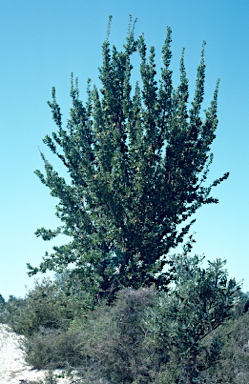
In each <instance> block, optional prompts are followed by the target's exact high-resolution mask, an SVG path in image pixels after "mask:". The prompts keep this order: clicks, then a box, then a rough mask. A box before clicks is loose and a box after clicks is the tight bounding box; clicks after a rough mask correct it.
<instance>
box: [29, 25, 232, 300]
mask: <svg viewBox="0 0 249 384" xmlns="http://www.w3.org/2000/svg"><path fill="white" fill-rule="evenodd" d="M110 22H111V18H110V21H109V26H108V33H107V37H106V40H105V41H104V43H103V47H102V54H103V63H102V67H101V68H100V75H99V78H100V81H101V88H100V90H98V89H97V87H96V86H94V87H92V86H91V82H90V80H89V81H88V86H87V101H86V102H85V103H83V102H82V101H81V99H80V96H79V88H78V80H77V79H76V81H74V79H73V77H72V81H71V98H72V107H71V110H70V118H69V120H68V122H67V126H66V128H64V127H63V124H62V114H61V110H60V107H59V104H58V103H57V100H56V94H55V89H54V88H53V90H52V101H51V102H49V103H48V104H49V106H50V108H51V110H52V116H53V119H54V121H55V123H56V125H57V129H58V130H57V131H56V132H52V134H51V135H47V136H46V137H45V139H44V143H45V144H46V145H47V146H48V148H49V149H50V150H51V151H52V153H53V154H55V155H56V156H57V157H58V158H59V159H60V160H61V162H62V163H63V165H64V166H65V169H66V171H67V173H68V175H69V177H70V182H69V183H68V182H67V181H66V178H65V177H63V176H60V175H59V173H58V172H56V170H55V169H54V167H53V165H52V164H51V163H50V161H49V160H48V159H47V158H46V157H45V155H44V154H43V153H42V154H41V156H42V159H43V161H44V164H45V174H43V173H42V172H41V171H39V170H37V171H36V174H37V176H38V177H39V178H40V180H41V182H42V183H43V184H44V185H45V186H47V187H48V188H49V189H50V191H51V195H52V196H54V197H57V198H58V199H59V203H58V204H57V206H56V215H57V216H58V217H59V218H60V220H61V221H62V226H60V227H58V228H57V229H55V230H50V229H49V230H47V229H45V228H40V229H38V230H37V232H36V235H37V236H41V237H42V238H43V239H44V240H50V239H52V238H54V237H55V236H57V235H59V234H65V235H68V236H69V238H70V242H69V243H68V244H66V245H63V246H60V247H54V251H53V252H52V253H51V254H48V253H46V255H45V257H44V258H43V261H42V263H41V264H40V266H39V267H32V266H31V265H30V264H28V268H29V274H30V275H33V274H35V273H37V272H39V271H40V272H45V271H46V270H55V271H56V272H60V271H63V270H65V269H66V268H67V266H68V265H71V266H72V265H73V270H72V274H78V275H80V276H81V278H82V281H84V286H85V287H86V288H87V287H88V288H87V289H93V290H94V292H99V293H101V292H102V293H105V292H106V293H108V292H109V293H110V292H113V291H115V290H117V289H119V288H120V287H132V288H138V287H140V286H149V285H151V284H152V283H155V284H156V285H157V286H160V287H162V286H165V285H167V283H168V280H169V276H168V274H167V273H165V272H163V267H164V266H165V264H166V263H167V254H168V252H169V250H170V249H172V248H174V247H176V246H177V245H178V244H179V243H183V241H184V238H185V235H186V234H187V233H188V232H189V230H190V227H191V225H192V224H193V222H194V221H195V220H193V219H192V220H191V218H192V216H193V214H194V213H195V212H196V210H197V209H198V208H199V207H201V206H202V205H203V204H210V203H217V202H218V200H217V199H216V198H213V197H211V196H210V192H211V189H212V187H214V186H216V185H218V184H220V183H221V182H222V181H223V180H224V179H226V178H227V177H228V173H225V174H224V175H223V176H222V177H221V178H219V179H217V180H215V181H214V182H213V183H212V184H211V185H209V186H205V185H204V182H205V180H206V178H207V173H208V170H209V166H210V164H211V162H212V155H211V154H210V153H209V152H210V145H211V144H212V142H213V140H214V138H215V129H216V127H217V123H218V120H217V95H218V84H217V86H216V88H215V91H214V97H213V100H212V101H211V105H210V107H209V108H208V109H207V110H206V111H205V112H204V113H203V117H201V114H202V113H201V105H202V101H203V97H204V79H205V63H204V45H203V49H202V53H201V61H200V64H199V66H198V70H197V80H196V88H195V95H194V99H193V102H192V103H191V107H190V108H189V109H188V98H189V92H188V80H187V77H186V72H185V66H184V52H183V53H182V56H181V60H180V84H179V86H178V87H177V88H176V89H174V88H173V84H172V70H171V69H170V61H171V55H172V54H171V48H170V46H171V29H170V28H168V29H167V35H166V39H165V42H164V45H163V48H162V63H163V67H162V68H161V72H160V75H159V76H158V75H157V73H156V69H155V67H156V65H155V49H154V47H151V48H150V53H149V58H147V47H146V44H145V40H144V36H143V35H142V36H140V37H139V38H138V39H135V36H134V26H135V23H133V24H132V20H130V24H129V28H128V35H127V39H126V43H125V44H124V49H123V51H118V50H117V48H116V47H115V46H113V48H112V51H111V48H110V42H109V32H110ZM136 52H137V53H138V55H139V56H140V61H141V64H140V75H141V79H140V82H137V83H136V84H135V85H134V84H133V80H132V79H131V74H132V68H133V66H132V56H133V55H134V54H135V53H136ZM191 241H192V237H191V236H190V238H189V239H188V240H187V241H186V242H185V247H187V248H191Z"/></svg>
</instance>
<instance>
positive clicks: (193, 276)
mask: <svg viewBox="0 0 249 384" xmlns="http://www.w3.org/2000/svg"><path fill="white" fill-rule="evenodd" d="M202 260H203V258H200V257H198V256H194V257H189V256H186V255H177V256H174V257H173V259H172V264H173V266H174V267H173V274H174V277H175V282H174V284H175V286H174V288H173V290H172V291H171V292H169V294H162V295H161V302H159V313H161V315H159V319H158V323H159V325H160V326H159V327H160V331H159V335H160V337H159V343H160V344H161V345H163V346H164V350H165V352H166V353H167V354H168V355H169V356H170V365H169V367H171V368H172V364H173V366H175V367H177V369H175V370H172V369H169V370H167V375H171V377H172V380H173V382H177V383H179V384H180V383H182V384H185V383H186V384H192V383H196V380H197V378H198V377H199V376H200V375H201V373H202V372H203V371H205V370H207V369H210V368H211V367H212V366H213V365H215V364H217V363H218V361H219V358H220V354H221V349H222V343H221V340H219V338H213V337H211V342H210V343H209V346H208V345H207V343H206V341H207V339H208V340H210V335H213V334H214V331H215V330H216V329H217V328H218V327H220V326H221V325H222V324H223V323H227V321H228V320H229V319H230V317H231V316H232V315H233V313H234V307H235V303H236V300H237V299H238V292H239V290H240V287H239V285H238V284H237V283H236V281H235V280H234V279H230V280H229V279H228V275H227V271H226V270H224V262H222V261H221V260H216V261H214V262H208V267H207V268H206V269H204V268H201V266H200V263H201V262H202ZM160 316H161V317H160ZM170 371H172V373H171V374H170Z"/></svg>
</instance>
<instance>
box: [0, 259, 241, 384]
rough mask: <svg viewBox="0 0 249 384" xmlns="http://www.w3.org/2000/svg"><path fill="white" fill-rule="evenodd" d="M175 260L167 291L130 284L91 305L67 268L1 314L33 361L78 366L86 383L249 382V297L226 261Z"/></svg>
mask: <svg viewBox="0 0 249 384" xmlns="http://www.w3.org/2000/svg"><path fill="white" fill-rule="evenodd" d="M172 258H173V259H174V260H172V261H174V266H175V268H174V271H173V273H174V278H175V280H174V283H173V284H172V285H171V287H170V289H169V290H168V291H167V292H163V291H159V290H157V289H156V288H155V287H150V288H140V289H137V290H134V289H124V290H121V291H119V293H118V294H117V298H116V299H115V300H114V301H113V302H112V303H111V304H110V303H108V301H106V303H105V302H104V300H103V301H102V302H101V303H100V304H98V305H95V306H94V307H93V306H92V303H91V301H89V297H88V296H87V295H85V296H84V293H83V292H80V291H79V292H78V293H75V291H72V292H71V293H70V292H69V291H68V288H66V290H65V287H67V279H68V278H69V279H70V276H69V277H68V275H67V274H64V275H63V276H59V277H58V278H57V279H56V280H55V281H50V280H47V279H44V280H43V281H42V282H41V283H37V284H36V286H35V288H34V289H33V290H31V291H29V292H28V293H27V296H26V297H25V298H24V299H16V298H13V297H11V298H10V300H9V301H6V302H5V303H4V304H1V307H0V308H1V310H0V320H1V321H3V320H4V319H5V321H6V320H7V321H8V323H9V324H10V325H11V326H12V328H13V330H15V331H17V332H18V333H21V334H24V335H26V341H25V343H24V345H23V348H24V349H25V351H26V354H27V357H26V361H27V363H28V364H30V365H32V366H33V367H34V368H37V369H42V368H47V369H55V368H64V369H66V370H67V371H69V372H70V371H71V370H74V369H76V370H78V372H79V375H81V376H82V378H81V383H82V384H83V383H101V382H105V383H108V384H117V383H120V384H121V383H123V384H128V383H132V384H145V383H146V384H149V383H154V384H165V383H167V384H188V383H191V384H192V383H198V384H202V383H203V384H204V383H209V384H217V383H224V384H233V383H234V384H245V383H247V382H248V379H249V370H248V366H249V365H248V363H249V348H248V340H249V331H248V330H249V314H248V312H246V311H247V306H246V301H247V300H248V297H247V295H245V294H242V293H241V292H240V286H239V285H238V284H237V283H236V282H235V280H234V279H229V278H228V274H227V271H226V270H225V269H224V263H223V262H221V261H220V260H217V261H215V262H212V263H209V264H208V266H207V267H206V268H203V267H202V265H201V263H202V260H203V258H202V257H197V256H193V257H190V256H189V255H184V254H183V255H177V256H173V257H172ZM63 279H64V281H63ZM89 303H90V304H89ZM6 314H8V316H6ZM101 380H103V381H101ZM46 383H48V382H46Z"/></svg>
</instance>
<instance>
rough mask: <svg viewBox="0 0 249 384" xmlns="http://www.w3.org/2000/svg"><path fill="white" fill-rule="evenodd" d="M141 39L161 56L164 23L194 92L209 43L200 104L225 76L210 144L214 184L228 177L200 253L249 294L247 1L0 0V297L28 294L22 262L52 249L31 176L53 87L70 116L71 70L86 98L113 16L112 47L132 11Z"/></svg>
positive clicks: (47, 125) (48, 126)
mask: <svg viewBox="0 0 249 384" xmlns="http://www.w3.org/2000/svg"><path fill="white" fill-rule="evenodd" d="M129 14H132V15H133V17H134V18H138V22H137V26H136V33H137V35H139V34H140V33H141V32H144V34H145V38H146V42H147V44H148V45H154V46H155V47H156V53H157V60H158V63H159V65H160V57H161V56H160V50H161V46H162V43H163V40H164V37H165V31H166V27H167V26H170V27H172V29H173V44H172V50H173V60H172V69H173V71H174V81H175V85H177V82H178V67H179V59H180V54H181V50H182V48H183V47H185V49H186V50H185V63H186V70H187V74H188V78H189V84H190V92H192V93H193V89H194V84H195V75H196V67H197V65H198V63H199V59H200V51H201V45H202V41H203V40H205V41H206V42H207V45H206V54H205V55H206V65H207V71H206V91H205V102H204V107H205V106H208V105H209V102H210V101H211V98H212V94H213V90H214V87H215V83H216V80H217V79H218V78H220V79H221V83H220V93H219V109H218V117H219V126H218V130H217V138H216V140H215V142H214V144H213V146H212V152H213V153H214V162H213V165H212V169H211V172H210V179H215V178H217V177H219V176H221V175H222V174H223V173H224V172H226V171H229V172H230V177H229V179H228V180H227V181H226V182H224V183H223V184H222V185H220V186H218V187H217V188H216V189H215V190H214V192H213V195H215V196H217V197H218V198H219V199H220V203H219V204H218V205H213V206H205V207H203V208H202V209H201V210H200V211H199V212H198V214H197V215H196V218H197V222H196V224H195V226H194V227H193V231H194V232H196V235H195V238H196V241H197V243H196V246H195V249H194V251H195V252H196V253H199V254H205V255H206V258H207V259H210V260H213V259H215V258H217V257H219V258H222V259H223V258H225V259H227V269H228V271H229V275H230V276H231V277H236V278H237V279H238V280H242V279H244V286H243V289H244V291H248V290H249V272H248V271H249V254H248V253H249V252H248V239H249V236H248V216H249V203H248V190H249V178H248V175H249V150H248V146H249V129H248V128H249V113H248V111H249V93H248V86H249V70H248V62H249V24H248V17H249V2H248V1H246V0H240V1H239V2H238V1H236V0H209V1H207V0H206V1H204V0H188V1H185V0H171V1H169V0H154V1H151V0H150V1H149V0H143V1H142V0H92V1H90V2H89V1H85V0H49V1H48V0H43V1H34V0H22V1H20V0H12V1H9V2H7V1H3V0H0V52H1V59H0V109H1V111H0V133H1V136H0V137H1V138H0V167H1V185H0V210H1V215H0V236H1V237H0V239H1V246H0V261H1V262H0V293H1V294H2V295H3V296H4V297H5V298H6V299H7V298H8V296H9V295H10V294H13V295H15V296H23V295H24V294H25V292H26V288H25V286H27V287H29V288H31V287H32V285H33V279H30V278H29V277H28V276H27V274H26V272H27V270H26V263H27V262H30V263H31V264H33V265H38V264H39V263H40V261H41V258H42V256H43V254H44V252H45V251H46V250H50V249H51V247H52V243H51V244H50V243H47V242H43V241H42V240H41V239H37V238H36V237H35V235H34V231H35V230H36V229H37V228H38V227H41V226H45V227H55V226H56V224H57V221H56V218H55V216H54V205H55V203H56V201H55V200H54V199H53V198H52V197H51V196H50V195H49V191H48V190H47V189H46V188H45V187H44V186H43V185H42V184H41V183H40V181H39V180H38V178H37V177H36V176H35V175H34V170H35V169H37V168H38V169H41V170H42V169H43V164H42V161H41V159H40V155H39V148H40V149H41V150H44V151H45V153H46V151H47V150H46V148H44V146H43V144H42V139H43V137H44V136H45V135H46V134H47V133H50V132H51V131H52V130H53V129H54V128H55V127H54V124H53V122H52V119H51V115H50V110H49V107H48V106H47V100H49V99H50V95H51V88H52V86H55V87H56V90H57V99H58V101H59V103H60V105H61V108H62V112H63V115H64V120H66V118H67V115H68V110H69V107H70V98H69V88H70V73H71V72H73V73H74V75H75V76H78V77H79V85H80V89H81V90H82V93H81V94H82V98H84V90H85V85H86V80H87V78H88V77H90V78H92V80H93V83H95V82H98V70H97V68H98V67H99V66H100V65H101V44H102V42H103V40H104V38H105V34H106V25H107V20H108V16H109V15H113V23H112V31H111V38H110V39H111V43H113V44H116V45H117V46H118V47H119V48H120V47H121V46H122V44H123V42H124V40H125V37H126V30H127V24H128V15H129Z"/></svg>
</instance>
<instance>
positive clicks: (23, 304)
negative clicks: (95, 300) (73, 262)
mask: <svg viewBox="0 0 249 384" xmlns="http://www.w3.org/2000/svg"><path fill="white" fill-rule="evenodd" d="M19 301H20V302H17V299H16V300H15V301H14V302H13V300H12V301H10V302H9V303H8V311H9V320H8V323H9V325H11V327H12V328H13V330H14V331H15V332H17V333H19V334H23V335H25V336H32V335H33V334H34V333H37V332H38V331H39V329H41V328H42V329H43V328H45V329H52V330H53V329H54V330H56V329H57V330H58V329H64V330H66V329H67V328H68V326H69V324H70V322H71V320H72V319H73V318H74V317H75V316H77V314H78V313H80V314H83V313H84V312H85V311H86V312H87V310H88V306H89V305H90V300H89V298H88V295H84V292H81V295H78V296H77V295H75V296H73V295H70V294H66V292H65V291H63V290H62V289H61V287H60V284H58V282H52V281H51V280H49V279H43V281H42V282H41V283H38V282H37V283H36V285H35V288H34V289H32V290H31V291H29V292H28V294H27V295H26V298H25V299H20V300H19Z"/></svg>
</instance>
